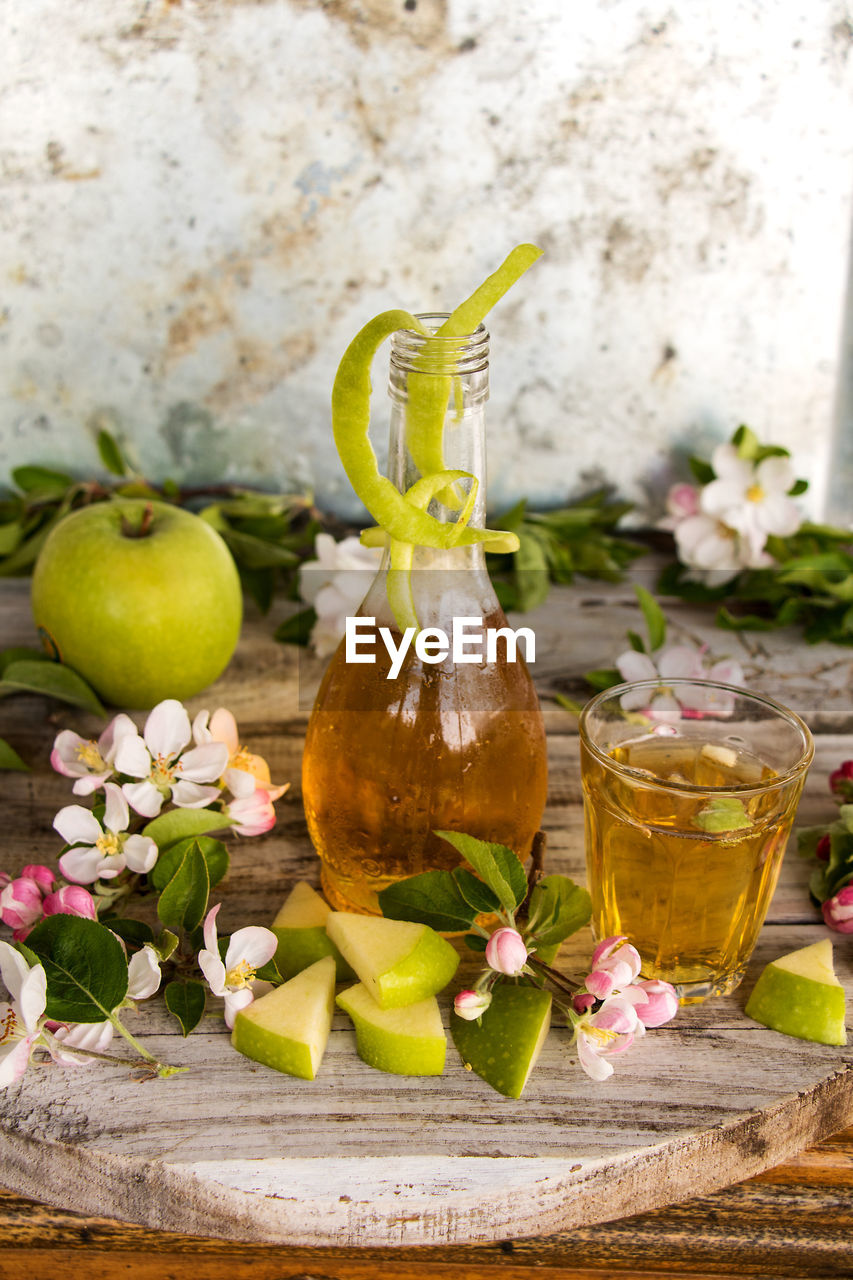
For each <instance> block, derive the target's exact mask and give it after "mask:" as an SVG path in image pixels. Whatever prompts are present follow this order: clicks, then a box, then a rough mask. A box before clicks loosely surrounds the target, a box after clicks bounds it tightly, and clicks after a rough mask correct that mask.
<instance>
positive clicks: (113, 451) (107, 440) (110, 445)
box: [97, 427, 127, 476]
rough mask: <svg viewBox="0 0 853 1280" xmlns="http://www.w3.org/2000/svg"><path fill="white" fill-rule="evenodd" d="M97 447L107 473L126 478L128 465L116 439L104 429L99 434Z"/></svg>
mask: <svg viewBox="0 0 853 1280" xmlns="http://www.w3.org/2000/svg"><path fill="white" fill-rule="evenodd" d="M97 445H98V453H99V454H100V458H101V462H102V463H103V464H104V466H105V467H106V469H107V471H109V472H110V473H111V474H112V475H114V476H126V475H127V464H126V463H125V460H124V458H123V457H122V452H121V449H120V448H119V447H118V444H117V443H116V440H115V438H114V437H113V436H112V435H110V433H109V431H107V430H105V429H104V428H103V427H102V428H101V430H100V431H99V432H98V438H97Z"/></svg>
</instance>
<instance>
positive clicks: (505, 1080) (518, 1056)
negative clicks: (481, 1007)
mask: <svg viewBox="0 0 853 1280" xmlns="http://www.w3.org/2000/svg"><path fill="white" fill-rule="evenodd" d="M550 1025H551V995H550V993H549V992H547V991H543V990H542V989H541V988H540V987H529V986H511V985H509V984H508V983H500V984H499V985H498V986H496V987H494V988H493V989H492V1003H491V1004H490V1005H489V1007H488V1009H487V1010H486V1012H485V1013H484V1014H483V1015H482V1016H481V1017H480V1018H479V1019H477V1020H476V1021H474V1022H467V1021H466V1020H465V1019H464V1018H460V1017H459V1015H458V1014H457V1013H453V1014H452V1015H451V1018H450V1033H451V1035H452V1036H453V1043H454V1044H455V1045H456V1048H457V1049H458V1050H459V1053H460V1056H461V1058H462V1061H463V1062H464V1064H465V1066H466V1068H467V1067H470V1068H471V1070H472V1071H476V1073H477V1075H478V1076H482V1078H483V1079H484V1080H485V1081H486V1083H487V1084H490V1085H491V1086H492V1088H493V1089H497V1091H498V1093H502V1094H503V1095H504V1096H505V1097H507V1098H520V1097H521V1095H522V1093H523V1091H524V1086H525V1085H526V1084H527V1081H528V1079H529V1077H530V1073H531V1071H532V1070H533V1068H534V1066H535V1065H536V1059H537V1058H538V1057H539V1052H540V1050H541V1048H542V1045H543V1044H544V1043H545V1037H546V1036H547V1035H548V1028H549V1027H550Z"/></svg>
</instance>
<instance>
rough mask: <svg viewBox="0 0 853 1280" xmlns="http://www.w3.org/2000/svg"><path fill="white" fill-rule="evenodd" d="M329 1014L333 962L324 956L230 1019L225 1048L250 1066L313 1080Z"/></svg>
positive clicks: (332, 1008)
mask: <svg viewBox="0 0 853 1280" xmlns="http://www.w3.org/2000/svg"><path fill="white" fill-rule="evenodd" d="M334 1011H335V962H334V960H333V958H332V957H331V956H324V957H323V959H322V960H318V961H317V962H316V963H315V964H312V965H311V966H310V967H309V968H308V969H303V971H302V973H299V974H297V975H296V977H295V978H291V979H290V981H289V982H284V983H282V985H281V986H280V987H276V988H275V989H274V990H273V991H270V992H269V993H268V994H267V995H265V996H261V997H260V999H258V1000H253V1001H252V1003H251V1004H250V1005H247V1006H246V1008H245V1009H241V1010H240V1011H239V1013H238V1014H237V1016H236V1018H235V1019H234V1028H233V1030H232V1032H231V1043H232V1044H233V1046H234V1048H235V1049H237V1050H239V1052H240V1053H243V1054H245V1055H246V1057H247V1058H253V1059H254V1060H255V1062H262V1063H263V1064H264V1065H265V1066H267V1067H274V1068H275V1070H276V1071H283V1072H284V1073H285V1074H286V1075H289V1076H299V1077H301V1079H303V1080H313V1079H314V1077H315V1076H316V1074H317V1069H318V1067H319V1066H320V1063H321V1061H322V1058H323V1054H324V1053H325V1050H326V1043H327V1041H328V1039H329V1031H330V1030H331V1026H332V1015H333V1014H334Z"/></svg>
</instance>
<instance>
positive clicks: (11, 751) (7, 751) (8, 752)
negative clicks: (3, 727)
mask: <svg viewBox="0 0 853 1280" xmlns="http://www.w3.org/2000/svg"><path fill="white" fill-rule="evenodd" d="M0 769H15V770H17V772H18V773H29V771H30V766H29V765H28V764H26V763H25V762H24V761H23V760H22V759H21V757H20V756H19V755H18V753H17V751H16V750H15V748H14V747H11V746H10V745H9V743H8V742H7V741H6V740H5V738H0Z"/></svg>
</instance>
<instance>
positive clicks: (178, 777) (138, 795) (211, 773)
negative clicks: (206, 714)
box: [115, 698, 228, 818]
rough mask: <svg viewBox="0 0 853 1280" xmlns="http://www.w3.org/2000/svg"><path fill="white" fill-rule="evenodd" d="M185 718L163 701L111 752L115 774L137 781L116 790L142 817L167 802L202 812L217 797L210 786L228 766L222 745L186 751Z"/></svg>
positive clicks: (216, 790)
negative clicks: (140, 730)
mask: <svg viewBox="0 0 853 1280" xmlns="http://www.w3.org/2000/svg"><path fill="white" fill-rule="evenodd" d="M191 741H192V729H191V727H190V718H189V716H188V715H187V712H186V709H185V708H184V706H183V705H182V704H181V703H180V702H178V701H177V699H176V698H167V699H166V700H165V701H164V702H160V703H158V704H157V706H156V707H154V709H153V710H152V711H151V712H150V714H149V716H148V719H147V720H146V721H145V728H144V729H143V731H142V734H139V733H138V732H134V733H133V734H127V735H125V736H123V737H122V739H121V741H120V742H119V744H118V749H117V751H116V754H115V768H116V770H117V772H119V773H124V774H127V776H128V777H131V778H139V779H140V781H139V782H126V783H125V784H124V785H123V787H122V791H123V792H124V795H125V797H126V798H127V800H128V803H129V804H130V805H131V807H132V808H133V809H135V811H136V812H137V813H141V814H142V815H143V817H146V818H153V817H156V815H157V814H158V813H159V812H160V810H161V808H162V807H163V803H164V801H166V800H171V801H172V803H173V804H175V805H177V806H178V808H180V809H202V808H204V807H205V806H206V805H208V804H210V802H211V801H212V800H215V799H217V798H218V796H219V792H220V788H219V787H218V786H210V785H206V786H205V785H202V784H205V783H207V784H210V783H214V782H216V781H217V780H218V779H219V778H221V777H222V774H223V772H224V771H225V768H226V766H227V764H228V748H227V747H226V746H225V743H224V742H213V741H210V742H206V743H204V744H203V745H202V746H196V747H193V748H191V749H190V750H189V751H187V750H186V747H188V746H189V744H190V742H191Z"/></svg>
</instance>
